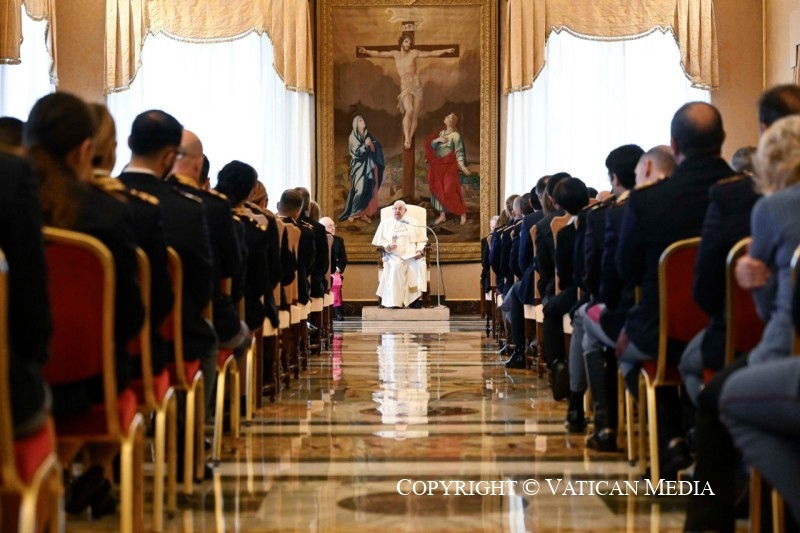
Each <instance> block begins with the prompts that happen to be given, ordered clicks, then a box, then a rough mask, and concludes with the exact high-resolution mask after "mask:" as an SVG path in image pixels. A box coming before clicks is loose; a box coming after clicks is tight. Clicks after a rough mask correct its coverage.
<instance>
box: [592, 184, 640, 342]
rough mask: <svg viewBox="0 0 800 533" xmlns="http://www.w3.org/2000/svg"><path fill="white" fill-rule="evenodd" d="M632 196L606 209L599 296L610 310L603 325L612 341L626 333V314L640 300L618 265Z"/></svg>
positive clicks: (605, 314) (604, 315)
mask: <svg viewBox="0 0 800 533" xmlns="http://www.w3.org/2000/svg"><path fill="white" fill-rule="evenodd" d="M628 194H629V193H628ZM628 194H625V193H623V195H621V196H620V198H617V200H616V201H615V203H614V204H613V205H611V206H609V208H608V209H606V216H605V228H604V229H605V231H604V238H603V251H602V257H601V267H600V268H601V269H600V285H599V288H598V293H597V295H598V301H599V302H601V303H604V304H606V311H605V312H604V313H603V315H602V316H601V317H600V325H601V326H602V328H603V331H605V332H606V334H607V335H608V336H609V338H611V339H616V338H617V337H618V336H619V333H620V331H622V327H623V326H624V325H625V315H627V313H628V309H630V308H631V307H632V306H633V304H634V299H635V297H636V284H635V283H633V281H628V280H623V279H622V277H620V275H619V270H617V262H616V255H617V243H618V242H619V231H620V228H621V227H622V216H623V214H624V213H625V204H626V203H627V201H628Z"/></svg>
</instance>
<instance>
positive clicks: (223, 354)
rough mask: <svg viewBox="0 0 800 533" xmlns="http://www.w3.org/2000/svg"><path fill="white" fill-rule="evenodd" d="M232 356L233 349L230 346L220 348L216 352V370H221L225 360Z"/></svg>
mask: <svg viewBox="0 0 800 533" xmlns="http://www.w3.org/2000/svg"><path fill="white" fill-rule="evenodd" d="M232 356H233V350H231V349H230V348H222V349H221V350H220V351H219V352H217V370H222V367H223V366H225V361H227V360H228V358H229V357H232Z"/></svg>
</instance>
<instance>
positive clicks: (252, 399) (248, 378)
mask: <svg viewBox="0 0 800 533" xmlns="http://www.w3.org/2000/svg"><path fill="white" fill-rule="evenodd" d="M255 359H256V355H255V342H251V343H250V347H249V348H248V349H247V351H246V352H245V354H244V401H245V404H244V419H245V420H246V421H248V422H252V420H253V411H254V410H255V406H256V369H255V364H256V361H255ZM258 395H259V396H260V394H258Z"/></svg>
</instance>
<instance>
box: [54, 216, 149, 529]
mask: <svg viewBox="0 0 800 533" xmlns="http://www.w3.org/2000/svg"><path fill="white" fill-rule="evenodd" d="M43 234H44V240H45V257H46V260H47V266H48V283H47V288H48V291H49V293H50V304H51V313H52V319H53V336H52V339H51V344H50V359H49V360H48V361H47V363H46V364H45V366H44V368H43V374H44V376H45V379H46V380H47V382H48V383H50V384H51V385H60V384H67V383H75V382H80V381H82V380H84V379H88V378H90V377H93V376H97V375H100V376H102V382H103V396H104V402H103V403H102V404H96V405H93V406H92V407H91V408H90V409H89V410H88V411H87V412H85V413H81V414H78V415H75V416H70V417H67V418H59V419H56V421H55V422H56V434H57V435H58V445H59V452H60V453H59V455H60V458H61V461H62V463H63V464H64V465H68V464H69V463H70V462H71V461H72V459H73V457H72V456H70V455H68V454H67V450H70V452H71V453H74V450H76V449H79V448H80V447H81V446H82V445H84V444H92V443H101V444H116V445H119V447H120V471H121V475H120V524H119V528H120V531H121V532H122V533H131V532H133V531H141V530H142V528H143V523H144V513H143V508H144V501H143V498H144V490H143V482H144V472H143V468H142V463H143V459H144V457H143V454H144V418H143V417H142V415H141V414H140V413H138V412H137V401H136V394H135V393H134V392H133V390H132V389H131V388H126V389H124V390H122V391H119V392H118V391H117V378H116V372H115V358H114V287H115V285H114V276H115V269H114V259H113V257H112V255H111V252H110V251H109V250H108V248H106V246H105V245H104V244H103V243H101V242H100V241H99V240H97V239H95V238H94V237H92V236H90V235H85V234H82V233H77V232H74V231H66V230H62V229H56V228H48V227H46V228H44V230H43Z"/></svg>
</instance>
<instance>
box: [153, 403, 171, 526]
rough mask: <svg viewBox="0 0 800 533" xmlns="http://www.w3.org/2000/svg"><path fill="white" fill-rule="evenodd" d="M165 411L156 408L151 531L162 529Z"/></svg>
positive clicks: (165, 439) (165, 445)
mask: <svg viewBox="0 0 800 533" xmlns="http://www.w3.org/2000/svg"><path fill="white" fill-rule="evenodd" d="M166 432H167V412H166V409H163V408H161V409H157V410H156V428H155V437H154V440H155V458H154V460H153V511H152V514H153V525H152V527H153V531H157V532H160V531H163V530H164V466H165V463H166V457H165V455H166V447H167V438H166Z"/></svg>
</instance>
